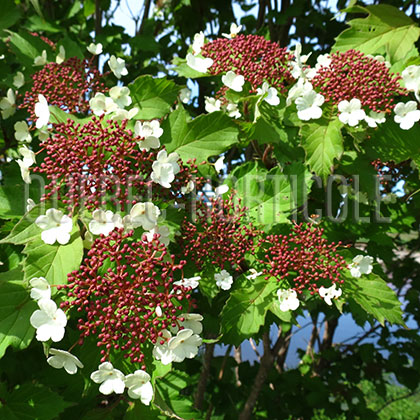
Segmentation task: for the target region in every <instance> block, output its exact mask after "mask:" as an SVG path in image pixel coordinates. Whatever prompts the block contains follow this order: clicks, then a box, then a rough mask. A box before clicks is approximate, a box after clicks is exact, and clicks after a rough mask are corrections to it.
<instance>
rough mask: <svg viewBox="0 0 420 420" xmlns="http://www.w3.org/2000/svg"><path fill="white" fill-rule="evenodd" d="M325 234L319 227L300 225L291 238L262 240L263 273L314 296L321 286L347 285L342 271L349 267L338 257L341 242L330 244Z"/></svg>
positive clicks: (286, 236) (277, 236)
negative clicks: (263, 250)
mask: <svg viewBox="0 0 420 420" xmlns="http://www.w3.org/2000/svg"><path fill="white" fill-rule="evenodd" d="M323 232H324V230H323V229H322V228H319V227H314V226H312V225H303V224H296V225H294V226H293V229H292V232H291V233H290V234H289V235H269V236H267V237H266V238H265V239H263V240H261V245H262V246H263V247H264V248H265V253H264V257H263V258H261V259H259V262H260V263H262V264H263V265H264V266H265V268H264V269H263V273H264V274H265V275H266V276H274V277H276V278H277V279H278V280H279V281H281V280H286V281H288V282H289V284H290V286H292V289H293V290H295V291H296V292H297V293H302V291H303V290H305V289H308V290H309V291H310V293H311V294H313V293H315V292H318V290H319V288H320V287H321V286H325V285H330V284H331V283H333V284H335V283H337V284H341V283H343V280H342V279H340V277H341V272H342V271H343V270H344V269H345V268H346V266H347V264H346V262H345V260H344V258H343V257H342V256H341V255H339V254H337V249H338V247H339V246H341V243H340V242H339V243H337V244H335V243H334V242H332V243H328V241H327V240H326V239H325V238H323V237H322V234H323Z"/></svg>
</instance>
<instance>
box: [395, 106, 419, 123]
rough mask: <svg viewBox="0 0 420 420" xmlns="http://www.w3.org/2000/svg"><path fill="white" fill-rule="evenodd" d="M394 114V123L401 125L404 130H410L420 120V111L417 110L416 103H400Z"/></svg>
mask: <svg viewBox="0 0 420 420" xmlns="http://www.w3.org/2000/svg"><path fill="white" fill-rule="evenodd" d="M394 112H395V116H394V121H395V122H396V123H398V124H399V125H400V128H401V129H402V130H409V129H410V128H411V127H412V126H413V125H414V123H416V122H417V121H419V120H420V111H419V110H418V109H417V103H416V102H415V101H408V102H407V103H403V102H398V103H397V105H395V108H394Z"/></svg>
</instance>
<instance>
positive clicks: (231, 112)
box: [226, 103, 241, 118]
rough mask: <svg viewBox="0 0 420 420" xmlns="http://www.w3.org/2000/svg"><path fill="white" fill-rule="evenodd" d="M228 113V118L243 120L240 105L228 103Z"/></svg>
mask: <svg viewBox="0 0 420 420" xmlns="http://www.w3.org/2000/svg"><path fill="white" fill-rule="evenodd" d="M226 112H227V115H228V117H231V118H241V113H240V111H239V108H238V104H234V103H228V104H227V105H226Z"/></svg>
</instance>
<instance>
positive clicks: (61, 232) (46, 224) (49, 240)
mask: <svg viewBox="0 0 420 420" xmlns="http://www.w3.org/2000/svg"><path fill="white" fill-rule="evenodd" d="M35 224H36V225H37V226H38V227H39V228H41V229H42V231H43V232H42V233H41V239H42V240H43V241H44V242H45V243H46V244H49V245H52V244H54V243H55V242H56V241H57V242H58V243H59V244H61V245H65V244H67V243H68V242H69V241H70V232H71V231H72V229H73V222H72V220H71V218H70V217H69V216H66V215H63V212H62V211H60V210H57V209H54V208H53V209H48V210H47V213H46V215H45V216H39V217H37V219H36V220H35Z"/></svg>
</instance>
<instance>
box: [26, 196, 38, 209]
mask: <svg viewBox="0 0 420 420" xmlns="http://www.w3.org/2000/svg"><path fill="white" fill-rule="evenodd" d="M35 206H36V204H35V201H34V200H32V198H28V199H27V200H26V211H27V212H29V211H31V210H32V209H33V208H34V207H35Z"/></svg>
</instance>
